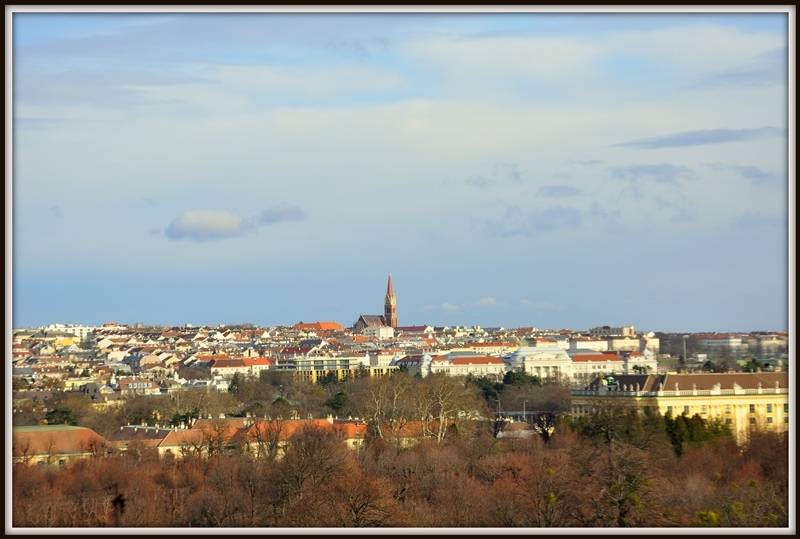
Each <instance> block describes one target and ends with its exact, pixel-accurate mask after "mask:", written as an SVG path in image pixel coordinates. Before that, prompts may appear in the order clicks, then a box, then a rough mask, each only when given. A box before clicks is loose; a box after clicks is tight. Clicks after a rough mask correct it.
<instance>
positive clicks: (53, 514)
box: [12, 373, 789, 528]
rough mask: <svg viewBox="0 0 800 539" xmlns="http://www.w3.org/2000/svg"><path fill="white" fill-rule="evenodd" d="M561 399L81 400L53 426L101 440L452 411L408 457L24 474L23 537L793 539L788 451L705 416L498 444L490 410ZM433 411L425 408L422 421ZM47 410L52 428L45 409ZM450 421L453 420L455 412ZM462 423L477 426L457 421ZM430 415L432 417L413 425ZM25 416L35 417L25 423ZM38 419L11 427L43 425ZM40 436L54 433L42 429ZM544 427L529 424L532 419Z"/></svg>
mask: <svg viewBox="0 0 800 539" xmlns="http://www.w3.org/2000/svg"><path fill="white" fill-rule="evenodd" d="M568 401H569V390H568V388H566V387H564V386H560V385H558V384H550V385H548V384H541V383H540V382H539V380H538V379H536V378H534V377H524V376H523V377H519V376H516V377H514V376H512V377H507V378H506V379H504V380H503V381H502V382H501V381H490V380H485V379H475V378H468V379H458V378H449V377H443V376H433V377H427V378H425V379H420V378H418V377H416V378H415V377H412V376H409V375H407V373H398V374H397V375H394V376H392V377H386V378H377V379H371V378H362V379H358V378H357V379H353V380H345V381H338V380H334V379H330V380H326V381H324V383H321V384H299V383H294V382H292V380H291V378H290V377H284V376H273V375H270V376H264V377H263V378H262V379H259V380H247V379H237V380H236V384H234V386H233V387H232V391H231V392H230V393H227V394H215V392H210V393H208V392H205V391H203V392H202V395H201V394H183V395H182V396H181V397H180V403H177V402H174V401H173V399H170V398H168V397H161V396H158V397H136V398H133V399H129V400H128V401H126V402H125V403H124V404H123V405H122V406H120V407H117V408H109V409H107V410H102V411H98V410H94V409H93V407H92V405H91V404H90V403H85V402H83V401H81V400H79V398H78V396H77V395H66V396H64V397H63V398H61V399H60V400H59V402H58V403H56V404H57V406H55V407H54V408H53V410H55V409H59V410H60V412H59V413H60V415H59V417H57V418H56V417H54V416H52V415H51V419H52V420H53V421H64V422H71V423H73V424H81V425H83V426H90V427H91V428H93V429H95V430H96V431H97V432H98V433H100V434H104V435H106V434H107V433H108V432H111V430H113V429H115V428H118V425H119V424H126V423H137V424H143V423H147V422H150V424H170V423H172V424H175V423H176V422H178V423H179V422H181V421H185V420H187V419H189V418H191V417H192V416H198V417H206V416H207V415H213V416H214V417H217V414H219V413H226V414H229V415H244V414H251V416H252V417H278V416H281V415H285V416H288V415H293V416H299V417H306V416H308V415H312V416H314V417H321V416H323V414H325V415H327V414H331V415H334V414H335V415H337V416H339V417H348V416H352V417H360V418H363V419H364V420H365V421H368V422H370V424H374V425H379V424H391V422H392V421H401V420H402V419H403V418H404V417H420V415H419V414H420V413H422V412H424V413H428V414H431V415H434V416H435V414H436V413H447V414H449V416H448V417H450V418H452V420H451V421H450V422H449V423H448V424H449V427H448V428H447V429H446V431H444V432H443V433H442V435H440V436H432V437H429V438H424V439H421V440H420V441H419V442H418V443H416V444H414V445H413V446H411V447H403V446H401V445H399V444H397V443H395V442H394V440H393V439H392V437H391V436H387V435H386V434H385V433H384V432H383V431H381V429H378V428H375V429H373V430H371V431H370V432H371V435H370V436H368V438H367V439H366V440H365V443H364V444H363V445H362V446H361V447H360V448H359V449H358V450H351V449H348V448H347V447H346V446H345V444H344V443H343V441H342V439H341V437H340V436H339V435H338V434H337V432H336V431H335V430H319V429H316V428H306V429H301V430H300V431H298V432H297V433H295V434H294V436H293V437H292V439H291V440H290V443H289V444H288V446H287V448H286V450H285V453H284V454H283V455H281V456H280V457H278V456H276V455H275V453H274V452H273V453H268V452H267V453H259V454H253V453H251V452H247V451H246V450H244V448H243V447H229V448H227V449H226V450H225V451H219V452H216V453H215V454H213V455H212V456H211V457H197V456H188V457H187V458H173V457H166V458H159V457H158V455H157V453H156V452H155V450H149V449H145V448H143V447H142V448H139V447H131V448H130V449H129V450H127V451H124V452H120V453H119V454H115V455H113V456H108V457H102V458H96V459H86V460H81V461H76V462H75V463H74V464H71V465H69V466H67V467H65V468H61V469H57V468H49V467H41V468H40V467H35V466H25V465H22V464H20V465H15V467H14V469H13V473H12V523H13V525H14V526H15V527H106V526H119V527H242V528H246V527H448V528H449V527H743V526H747V527H786V526H788V522H789V516H788V507H789V459H788V456H789V455H788V448H789V445H788V439H787V437H786V436H780V435H776V434H773V433H769V432H758V431H755V432H753V433H752V435H751V436H750V438H749V440H748V441H747V443H746V444H744V445H743V446H739V445H737V444H736V442H735V440H734V438H733V437H732V436H731V433H730V432H729V431H728V430H727V429H726V427H725V426H724V425H719V424H714V423H706V422H704V421H703V420H701V419H700V418H699V417H697V416H695V417H693V418H688V417H685V416H679V417H676V418H672V417H670V416H666V417H663V416H660V415H641V414H638V413H636V412H635V411H633V410H630V409H628V408H626V407H625V406H622V405H620V404H619V403H617V402H615V401H614V400H613V399H611V400H609V401H608V402H604V403H602V404H601V405H600V406H598V407H596V409H595V410H594V412H592V413H591V414H589V416H588V417H585V418H581V419H580V420H577V419H572V418H571V417H569V416H568V415H562V414H556V413H553V414H552V417H550V418H549V419H548V421H547V422H546V423H545V424H541V423H540V424H539V425H538V428H537V429H536V430H535V432H536V433H537V434H534V435H533V436H530V437H519V438H514V437H511V438H502V439H500V438H498V437H497V436H496V434H497V432H498V421H496V420H495V416H494V414H493V412H494V411H496V410H499V411H500V412H501V413H502V412H503V411H504V410H521V409H523V406H525V405H527V408H526V409H527V410H535V411H537V413H538V414H539V415H538V417H545V416H546V414H543V413H542V412H543V411H548V410H549V411H551V412H558V411H562V410H568V409H569V408H568ZM420 407H423V408H420ZM53 410H51V413H52V411H53ZM448 410H449V412H448ZM453 410H471V411H474V414H458V413H453V412H452V411H453ZM421 411H422V412H421ZM26 414H27V415H26ZM42 419H43V418H40V417H38V416H37V413H36V412H34V411H27V412H20V413H19V414H15V418H14V422H15V424H35V423H34V421H41V420H42ZM45 421H46V419H45ZM533 423H534V427H536V426H537V425H536V422H535V421H534V422H533Z"/></svg>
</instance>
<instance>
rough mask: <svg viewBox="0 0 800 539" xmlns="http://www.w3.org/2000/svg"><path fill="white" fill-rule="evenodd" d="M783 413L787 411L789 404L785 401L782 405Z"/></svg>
mask: <svg viewBox="0 0 800 539" xmlns="http://www.w3.org/2000/svg"><path fill="white" fill-rule="evenodd" d="M783 413H785V414H788V413H789V404H788V403H785V404H784V405H783Z"/></svg>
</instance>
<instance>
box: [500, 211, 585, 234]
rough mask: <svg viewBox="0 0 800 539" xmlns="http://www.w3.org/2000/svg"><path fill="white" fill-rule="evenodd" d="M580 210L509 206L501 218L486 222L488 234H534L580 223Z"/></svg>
mask: <svg viewBox="0 0 800 539" xmlns="http://www.w3.org/2000/svg"><path fill="white" fill-rule="evenodd" d="M581 222H582V220H581V212H580V211H579V210H577V209H575V208H562V207H558V206H556V207H552V208H545V209H543V210H529V211H527V212H526V211H523V210H522V209H521V208H520V207H519V206H511V207H509V208H508V209H507V210H506V214H505V215H504V216H503V217H502V218H501V219H496V220H493V221H487V222H486V231H487V232H489V233H490V234H493V235H496V236H501V237H509V236H534V235H536V234H541V233H545V232H554V231H556V230H561V229H565V228H577V227H579V226H580V225H581Z"/></svg>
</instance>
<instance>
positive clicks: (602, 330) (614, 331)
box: [589, 326, 635, 337]
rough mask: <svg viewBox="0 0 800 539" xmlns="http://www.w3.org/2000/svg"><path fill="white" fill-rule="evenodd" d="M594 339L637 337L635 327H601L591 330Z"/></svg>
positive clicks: (590, 333)
mask: <svg viewBox="0 0 800 539" xmlns="http://www.w3.org/2000/svg"><path fill="white" fill-rule="evenodd" d="M589 335H591V336H592V337H633V336H634V335H635V333H634V331H633V326H622V327H611V326H599V327H593V328H591V329H590V330H589Z"/></svg>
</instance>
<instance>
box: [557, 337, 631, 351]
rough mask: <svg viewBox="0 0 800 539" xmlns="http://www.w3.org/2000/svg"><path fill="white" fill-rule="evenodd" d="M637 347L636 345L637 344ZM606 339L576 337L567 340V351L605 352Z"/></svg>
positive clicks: (606, 348)
mask: <svg viewBox="0 0 800 539" xmlns="http://www.w3.org/2000/svg"><path fill="white" fill-rule="evenodd" d="M637 345H638V343H637ZM608 349H609V348H608V340H607V339H591V338H588V337H577V338H574V339H570V340H569V351H570V352H577V351H578V350H593V351H595V352H605V351H606V350H608Z"/></svg>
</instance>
